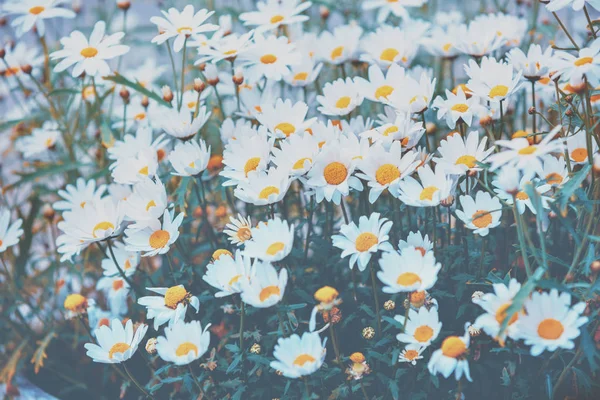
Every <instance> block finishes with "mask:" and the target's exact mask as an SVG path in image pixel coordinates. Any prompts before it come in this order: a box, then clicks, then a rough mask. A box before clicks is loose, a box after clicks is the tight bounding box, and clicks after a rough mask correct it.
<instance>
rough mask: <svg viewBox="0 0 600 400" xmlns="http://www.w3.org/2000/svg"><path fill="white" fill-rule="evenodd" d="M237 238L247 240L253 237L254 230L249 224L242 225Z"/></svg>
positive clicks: (241, 240) (242, 240)
mask: <svg viewBox="0 0 600 400" xmlns="http://www.w3.org/2000/svg"><path fill="white" fill-rule="evenodd" d="M237 238H238V240H239V241H240V242H245V241H246V240H250V239H252V231H251V230H250V228H249V227H247V226H242V227H241V228H240V229H238V231H237Z"/></svg>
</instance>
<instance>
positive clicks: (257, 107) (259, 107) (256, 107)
mask: <svg viewBox="0 0 600 400" xmlns="http://www.w3.org/2000/svg"><path fill="white" fill-rule="evenodd" d="M254 109H255V110H256V111H258V112H259V113H261V112H262V108H261V106H254Z"/></svg>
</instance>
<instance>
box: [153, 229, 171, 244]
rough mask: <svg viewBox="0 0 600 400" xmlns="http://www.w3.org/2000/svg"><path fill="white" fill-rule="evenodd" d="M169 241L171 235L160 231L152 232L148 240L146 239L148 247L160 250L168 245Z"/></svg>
mask: <svg viewBox="0 0 600 400" xmlns="http://www.w3.org/2000/svg"><path fill="white" fill-rule="evenodd" d="M169 239H171V235H170V234H169V232H167V231H164V230H162V229H160V230H158V231H155V232H152V235H150V239H148V242H149V243H150V247H152V248H153V249H160V248H163V247H165V246H166V245H167V243H169Z"/></svg>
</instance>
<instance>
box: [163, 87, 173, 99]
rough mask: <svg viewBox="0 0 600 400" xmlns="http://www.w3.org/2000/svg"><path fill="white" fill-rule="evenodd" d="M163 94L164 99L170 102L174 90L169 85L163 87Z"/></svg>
mask: <svg viewBox="0 0 600 400" xmlns="http://www.w3.org/2000/svg"><path fill="white" fill-rule="evenodd" d="M162 95H163V100H164V101H166V102H167V103H170V102H172V101H173V92H172V91H171V88H170V87H168V86H167V85H165V86H163V87H162Z"/></svg>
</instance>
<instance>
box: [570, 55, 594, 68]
mask: <svg viewBox="0 0 600 400" xmlns="http://www.w3.org/2000/svg"><path fill="white" fill-rule="evenodd" d="M593 62H594V59H593V58H592V57H581V58H578V59H577V60H575V63H574V64H575V65H576V66H577V67H581V66H582V65H586V64H591V63H593Z"/></svg>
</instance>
